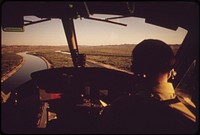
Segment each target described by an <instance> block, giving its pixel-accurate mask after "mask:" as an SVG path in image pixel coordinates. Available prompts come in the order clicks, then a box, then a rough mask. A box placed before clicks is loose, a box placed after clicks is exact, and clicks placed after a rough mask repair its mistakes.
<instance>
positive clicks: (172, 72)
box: [168, 69, 176, 80]
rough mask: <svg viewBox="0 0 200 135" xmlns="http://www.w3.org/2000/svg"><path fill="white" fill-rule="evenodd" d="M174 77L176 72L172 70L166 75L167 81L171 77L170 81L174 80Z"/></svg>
mask: <svg viewBox="0 0 200 135" xmlns="http://www.w3.org/2000/svg"><path fill="white" fill-rule="evenodd" d="M175 76H176V71H175V70H174V69H172V70H170V71H169V73H168V79H169V78H170V77H171V78H172V80H174V77H175Z"/></svg>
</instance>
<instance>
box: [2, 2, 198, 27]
mask: <svg viewBox="0 0 200 135" xmlns="http://www.w3.org/2000/svg"><path fill="white" fill-rule="evenodd" d="M198 11H199V10H198V4H197V3H195V2H181V1H180V2H138V1H137V2H124V1H123V2H122V1H120V2H99V1H98V2H92V1H86V2H83V1H82V2H66V1H58V2H55V1H49V2H44V1H43V2H41V1H37V2H25V1H23V2H14V1H12V2H4V3H3V5H2V17H3V18H2V20H3V24H4V19H5V18H10V19H11V20H12V17H13V16H14V15H16V16H28V15H34V16H37V17H39V18H74V19H76V18H80V17H83V18H88V17H89V16H91V15H93V14H109V15H119V16H124V17H130V16H134V17H141V18H145V19H146V22H147V23H152V24H156V25H158V26H164V27H167V28H171V29H175V30H176V29H177V28H178V27H183V28H185V29H188V28H190V27H193V25H194V23H195V22H196V21H198V20H199V19H198V18H197V17H198V15H199V12H198ZM19 18H20V17H19ZM15 19H16V18H15ZM7 20H9V19H7ZM20 21H21V20H20ZM195 24H196V23H195Z"/></svg>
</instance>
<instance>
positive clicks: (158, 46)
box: [131, 39, 175, 77]
mask: <svg viewBox="0 0 200 135" xmlns="http://www.w3.org/2000/svg"><path fill="white" fill-rule="evenodd" d="M174 64H175V57H174V54H173V51H172V49H171V48H170V46H169V45H167V44H166V43H164V42H162V41H160V40H153V39H148V40H144V41H142V42H140V43H139V44H138V45H137V46H136V47H135V48H134V49H133V52H132V66H131V69H132V71H133V73H134V74H136V75H139V76H140V75H142V76H144V77H146V76H147V77H149V76H150V77H151V76H155V75H157V74H160V73H167V72H170V71H171V70H172V69H173V68H174Z"/></svg>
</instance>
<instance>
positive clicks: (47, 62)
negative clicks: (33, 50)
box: [35, 55, 53, 69]
mask: <svg viewBox="0 0 200 135" xmlns="http://www.w3.org/2000/svg"><path fill="white" fill-rule="evenodd" d="M35 56H37V55H35ZM38 57H40V58H41V59H42V60H44V62H45V63H46V65H47V69H49V68H53V65H52V64H51V63H50V62H49V61H48V60H47V59H46V58H45V57H42V56H38Z"/></svg>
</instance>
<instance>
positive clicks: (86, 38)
mask: <svg viewBox="0 0 200 135" xmlns="http://www.w3.org/2000/svg"><path fill="white" fill-rule="evenodd" d="M94 17H98V18H100V17H108V16H102V15H96V16H94ZM24 19H26V20H38V18H37V17H33V16H27V17H25V18H24ZM114 21H117V22H121V23H125V24H127V25H128V26H126V27H124V26H120V25H115V24H111V23H106V22H100V21H94V20H87V19H77V20H75V30H76V35H77V40H78V44H79V45H116V44H126V43H127V44H137V43H139V42H141V41H142V40H144V39H148V38H153V39H160V40H163V41H164V42H166V43H168V44H180V43H182V41H183V39H184V37H185V35H186V34H187V31H186V30H185V29H182V28H180V27H179V28H178V29H177V30H176V31H174V30H169V29H166V28H162V27H158V26H155V25H151V24H147V23H145V19H144V18H136V17H129V18H123V19H117V20H114ZM1 32H2V33H1V36H2V40H1V42H2V44H3V45H67V40H66V37H65V34H64V30H63V26H62V22H61V20H59V19H52V20H51V21H47V22H42V23H39V24H33V25H29V26H25V32H3V31H2V30H1Z"/></svg>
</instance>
